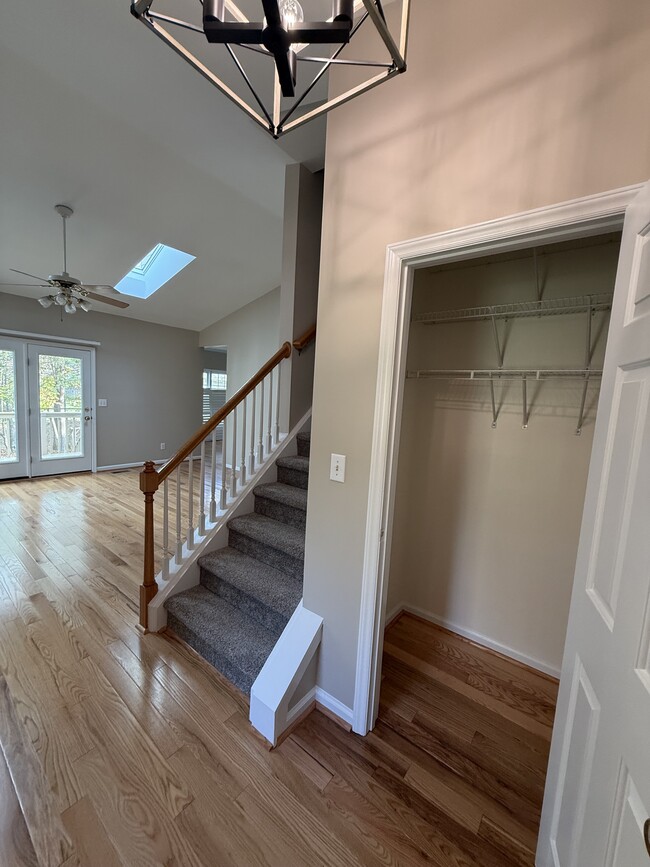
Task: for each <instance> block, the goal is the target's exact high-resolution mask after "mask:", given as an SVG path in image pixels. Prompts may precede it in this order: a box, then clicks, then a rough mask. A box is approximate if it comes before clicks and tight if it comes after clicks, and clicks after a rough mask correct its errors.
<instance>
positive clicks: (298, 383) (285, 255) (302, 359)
mask: <svg viewBox="0 0 650 867" xmlns="http://www.w3.org/2000/svg"><path fill="white" fill-rule="evenodd" d="M322 215H323V173H322V172H319V173H317V174H312V173H311V172H310V171H308V169H306V168H305V167H304V166H302V165H298V164H296V165H293V166H287V171H286V180H285V187H284V230H283V237H282V299H281V305H280V331H281V334H282V339H283V340H295V339H296V338H298V337H301V336H302V335H303V334H304V333H305V331H307V329H308V328H310V327H311V326H312V325H313V324H314V323H315V322H316V313H317V308H318V272H319V267H320V235H321V224H322ZM314 357H315V351H314V344H313V343H311V344H310V345H309V346H308V347H306V348H305V349H304V350H303V352H302V353H301V354H300V355H298V354H297V353H294V354H293V355H292V356H291V358H290V359H289V362H288V363H287V367H289V368H290V371H291V374H290V378H289V379H290V382H289V388H285V389H283V391H284V395H283V406H282V418H283V419H287V418H288V424H287V425H286V426H287V430H291V429H292V428H293V426H294V425H295V424H296V423H297V422H298V421H299V420H300V419H301V418H302V417H303V415H304V414H305V413H306V412H307V410H309V409H310V408H311V404H312V393H313V389H314ZM287 400H289V403H290V406H289V407H287V406H286V401H287ZM287 409H288V410H289V411H288V412H287Z"/></svg>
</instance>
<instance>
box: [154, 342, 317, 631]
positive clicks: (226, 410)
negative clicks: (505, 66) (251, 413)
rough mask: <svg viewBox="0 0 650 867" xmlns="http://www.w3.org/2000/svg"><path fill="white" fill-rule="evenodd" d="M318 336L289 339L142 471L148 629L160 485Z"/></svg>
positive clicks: (156, 589) (155, 585)
mask: <svg viewBox="0 0 650 867" xmlns="http://www.w3.org/2000/svg"><path fill="white" fill-rule="evenodd" d="M315 336H316V325H312V326H311V328H308V329H307V331H305V333H304V334H303V335H301V336H300V337H299V338H297V340H294V341H293V343H289V341H288V340H287V341H286V342H285V343H283V344H282V346H281V347H280V349H278V351H277V352H276V353H275V355H273V356H272V357H271V358H269V360H268V361H267V362H266V364H265V365H264V366H263V367H261V368H260V369H259V370H258V371H257V373H256V374H255V375H254V376H252V377H251V378H250V379H249V380H248V382H247V383H246V384H245V385H243V386H242V387H241V388H240V389H239V391H238V392H237V393H236V394H234V395H233V396H232V397H231V398H230V400H229V401H227V402H226V403H225V404H224V405H223V406H222V407H221V409H219V410H217V412H215V414H214V415H213V416H211V418H210V419H209V420H208V421H207V422H206V423H205V424H204V425H202V426H201V427H200V428H199V430H198V431H197V432H196V433H195V434H194V436H192V437H190V438H189V439H188V440H187V442H185V443H184V444H183V445H182V446H181V447H180V448H179V449H178V451H177V452H176V454H175V455H174V456H173V457H172V458H171V459H170V460H169V461H167V463H166V464H165V465H164V466H163V467H162V468H161V469H160V470H157V469H156V467H155V465H154V463H153V461H146V462H145V465H144V467H143V468H142V470H141V472H140V490H141V491H142V493H143V494H144V570H143V580H142V584H141V586H140V626H141V627H142V628H143V629H144V630H145V631H146V630H147V628H148V605H149V603H150V602H151V600H152V599H153V598H154V596H155V595H156V593H157V592H158V585H157V584H156V578H155V575H154V560H155V556H154V551H155V545H154V520H153V505H154V495H155V493H156V491H157V490H158V488H159V487H160V485H161V484H162V483H163V482H164V481H165V480H166V479H167V478H169V476H170V475H171V474H172V473H173V472H174V470H175V469H177V468H178V467H179V466H180V465H181V464H182V463H183V461H184V460H186V459H187V458H189V456H190V455H191V454H193V452H194V451H195V449H196V448H198V446H200V445H201V443H202V442H203V440H205V438H206V437H207V436H209V435H210V434H211V433H212V431H213V430H214V429H215V428H216V427H218V426H219V425H220V424H221V423H222V422H223V420H224V419H225V418H226V417H227V416H228V415H229V414H230V413H231V412H232V411H233V410H234V409H236V407H238V406H239V404H240V403H242V401H244V400H245V399H246V398H247V397H248V395H249V394H250V393H251V392H252V391H254V390H255V388H257V386H258V385H259V384H260V382H262V380H264V379H265V378H266V377H267V376H268V374H269V373H270V372H271V371H272V370H274V369H275V368H276V367H277V366H278V364H280V362H281V361H282V360H283V359H285V358H289V357H290V356H291V353H292V351H293V350H294V349H295V350H296V351H297V352H299V353H300V352H302V350H303V349H304V348H305V347H306V346H308V345H309V343H311V341H312V340H314V338H315Z"/></svg>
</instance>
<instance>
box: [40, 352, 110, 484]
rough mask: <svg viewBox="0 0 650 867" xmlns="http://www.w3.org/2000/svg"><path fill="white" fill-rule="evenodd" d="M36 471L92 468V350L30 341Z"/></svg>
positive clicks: (49, 471) (55, 472)
mask: <svg viewBox="0 0 650 867" xmlns="http://www.w3.org/2000/svg"><path fill="white" fill-rule="evenodd" d="M28 357H29V405H30V439H31V459H32V464H31V467H32V473H31V474H32V475H33V476H47V475H53V474H60V473H75V472H83V471H84V470H90V469H91V468H92V425H93V415H94V413H93V411H92V410H93V407H92V403H91V387H90V375H91V353H90V351H89V350H84V349H79V350H77V349H63V348H60V347H58V346H45V345H37V344H33V343H32V344H30V345H29V351H28Z"/></svg>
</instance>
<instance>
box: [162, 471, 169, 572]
mask: <svg viewBox="0 0 650 867" xmlns="http://www.w3.org/2000/svg"><path fill="white" fill-rule="evenodd" d="M162 543H163V561H162V574H163V578H168V577H169V489H168V485H167V479H165V481H164V482H163V539H162Z"/></svg>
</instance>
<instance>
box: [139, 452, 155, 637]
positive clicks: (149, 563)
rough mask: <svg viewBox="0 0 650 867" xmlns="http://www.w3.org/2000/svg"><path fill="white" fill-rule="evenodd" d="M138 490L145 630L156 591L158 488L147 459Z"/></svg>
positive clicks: (142, 618)
mask: <svg viewBox="0 0 650 867" xmlns="http://www.w3.org/2000/svg"><path fill="white" fill-rule="evenodd" d="M140 490H141V491H142V493H143V494H144V574H143V580H142V585H141V586H140V626H141V627H142V628H143V629H144V630H145V632H146V631H147V628H148V625H149V617H148V606H149V603H150V602H151V600H152V599H153V597H154V596H155V595H156V593H157V592H158V585H157V584H156V580H155V577H154V538H153V497H154V494H155V493H156V491H157V490H158V471H157V470H156V468H155V466H154V464H153V461H147V462H146V463H145V465H144V467H143V469H142V471H141V472H140Z"/></svg>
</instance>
